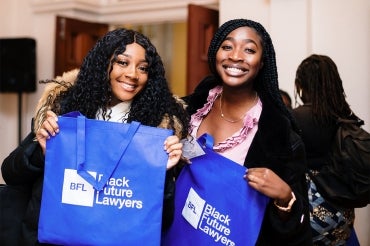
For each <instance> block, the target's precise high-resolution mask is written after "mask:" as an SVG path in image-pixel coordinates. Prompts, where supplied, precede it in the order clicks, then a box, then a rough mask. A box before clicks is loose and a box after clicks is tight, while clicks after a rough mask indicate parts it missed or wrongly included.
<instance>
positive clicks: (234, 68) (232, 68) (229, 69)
mask: <svg viewBox="0 0 370 246" xmlns="http://www.w3.org/2000/svg"><path fill="white" fill-rule="evenodd" d="M226 69H227V70H228V71H231V72H243V71H242V70H241V69H239V68H236V67H228V68H226Z"/></svg>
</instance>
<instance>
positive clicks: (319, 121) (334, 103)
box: [293, 54, 363, 245]
mask: <svg viewBox="0 0 370 246" xmlns="http://www.w3.org/2000/svg"><path fill="white" fill-rule="evenodd" d="M295 91H296V92H297V93H296V95H295V97H296V98H295V100H296V102H297V99H298V98H297V96H299V98H300V99H301V101H302V102H303V105H300V106H298V107H297V108H295V109H294V110H293V115H294V116H295V118H296V120H297V123H298V125H299V127H300V128H301V129H302V140H303V142H304V143H305V148H306V153H307V166H308V169H309V170H310V173H311V175H315V174H317V172H319V171H320V169H321V168H323V167H324V166H325V165H328V163H329V153H330V151H331V146H332V145H333V144H332V143H333V141H334V140H335V134H336V131H337V129H338V124H337V123H336V119H337V118H338V117H340V118H342V119H354V120H356V121H357V122H359V124H360V125H362V124H363V121H362V120H361V119H359V118H358V117H357V116H356V115H355V114H353V113H352V110H351V108H350V106H349V104H348V103H347V101H346V95H345V93H344V89H343V85H342V80H341V78H340V76H339V72H338V69H337V66H336V65H335V63H334V61H333V60H332V59H331V58H330V57H328V56H325V55H318V54H312V55H310V56H308V57H307V58H305V59H304V60H303V61H302V62H301V64H300V65H299V66H298V68H297V71H296V78H295ZM307 179H308V181H309V182H308V183H309V184H310V188H309V201H310V204H311V205H310V213H311V216H310V218H311V227H312V235H313V240H314V244H315V245H346V241H347V240H348V238H349V237H350V234H351V231H352V229H353V224H354V220H355V211H354V209H353V208H348V209H345V208H341V206H340V205H339V206H337V205H333V204H331V203H328V202H327V201H325V200H324V198H323V197H322V196H321V195H318V192H317V188H316V185H314V183H313V182H311V178H310V176H309V175H307ZM333 188H335V187H333Z"/></svg>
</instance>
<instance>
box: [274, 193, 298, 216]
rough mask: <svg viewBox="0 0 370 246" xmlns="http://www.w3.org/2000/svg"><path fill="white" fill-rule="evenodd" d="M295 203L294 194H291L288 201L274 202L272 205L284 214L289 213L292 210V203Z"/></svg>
mask: <svg viewBox="0 0 370 246" xmlns="http://www.w3.org/2000/svg"><path fill="white" fill-rule="evenodd" d="M295 201H296V197H295V195H294V192H293V191H292V192H291V198H290V199H289V200H288V199H286V200H275V201H274V205H275V206H276V207H277V208H278V209H279V210H280V211H284V212H290V211H291V210H292V206H293V204H294V202H295Z"/></svg>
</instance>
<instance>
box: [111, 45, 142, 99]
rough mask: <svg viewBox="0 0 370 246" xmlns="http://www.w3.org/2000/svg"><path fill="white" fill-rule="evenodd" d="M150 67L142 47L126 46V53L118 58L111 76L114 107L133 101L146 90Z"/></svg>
mask: <svg viewBox="0 0 370 246" xmlns="http://www.w3.org/2000/svg"><path fill="white" fill-rule="evenodd" d="M148 66H149V65H148V62H147V61H146V59H145V49H144V48H143V47H142V46H140V45H139V44H137V43H132V44H128V45H126V50H125V52H123V53H122V54H120V55H118V56H117V60H116V61H115V62H114V63H113V68H112V71H111V73H110V75H109V77H110V84H111V87H112V92H113V96H114V98H113V102H112V104H113V105H115V104H117V103H119V102H121V101H131V100H132V99H133V98H134V97H135V96H136V95H137V94H138V93H139V92H141V91H142V90H143V89H144V87H145V85H146V83H147V82H148ZM113 105H112V106H113Z"/></svg>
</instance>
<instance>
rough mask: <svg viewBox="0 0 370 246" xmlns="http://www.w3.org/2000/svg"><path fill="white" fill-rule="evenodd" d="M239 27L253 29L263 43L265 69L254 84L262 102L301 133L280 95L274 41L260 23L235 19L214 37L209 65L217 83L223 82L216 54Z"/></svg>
mask: <svg viewBox="0 0 370 246" xmlns="http://www.w3.org/2000/svg"><path fill="white" fill-rule="evenodd" d="M239 27H250V28H253V29H254V30H255V31H256V32H257V34H258V35H259V37H260V38H261V42H262V48H263V53H262V62H263V67H262V69H261V70H260V72H259V73H258V75H257V77H256V80H255V82H254V83H253V86H254V89H255V90H256V91H257V93H258V95H259V97H260V98H261V100H262V102H263V101H264V100H268V101H270V102H271V103H272V105H274V106H276V107H277V108H278V109H279V110H280V111H281V112H282V113H283V114H284V115H286V116H287V117H288V119H289V120H290V122H291V124H292V127H293V128H294V129H295V130H296V131H298V132H299V129H298V127H297V124H296V121H295V120H294V118H293V116H292V114H291V112H290V111H289V110H288V109H287V107H286V106H285V104H284V102H283V100H282V98H281V95H280V90H279V83H278V73H277V66H276V57H275V49H274V46H273V44H272V40H271V38H270V35H269V34H268V32H267V31H266V30H265V28H264V27H263V26H262V25H261V24H260V23H258V22H255V21H252V20H248V19H233V20H229V21H227V22H225V23H224V24H222V25H221V26H220V27H219V29H218V30H217V32H216V33H215V35H214V36H213V39H212V40H211V43H210V46H209V48H208V64H209V69H210V71H211V72H212V74H213V75H214V76H215V77H216V79H217V83H218V84H221V83H222V80H221V78H220V77H219V75H218V73H217V70H216V53H217V51H218V49H219V48H220V46H221V44H222V42H223V41H224V40H225V38H226V37H227V35H228V34H229V33H230V32H232V31H234V30H235V29H237V28H239Z"/></svg>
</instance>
